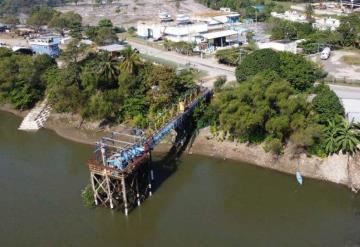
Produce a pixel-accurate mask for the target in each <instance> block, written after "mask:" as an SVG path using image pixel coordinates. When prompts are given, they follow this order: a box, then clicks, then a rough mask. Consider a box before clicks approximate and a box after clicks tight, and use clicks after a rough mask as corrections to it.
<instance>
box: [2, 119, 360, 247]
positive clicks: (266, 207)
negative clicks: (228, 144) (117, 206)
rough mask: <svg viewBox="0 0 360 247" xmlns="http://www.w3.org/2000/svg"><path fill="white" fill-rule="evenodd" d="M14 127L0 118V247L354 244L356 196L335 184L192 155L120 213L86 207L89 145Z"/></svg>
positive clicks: (359, 203)
mask: <svg viewBox="0 0 360 247" xmlns="http://www.w3.org/2000/svg"><path fill="white" fill-rule="evenodd" d="M20 121H21V119H20V118H18V117H15V116H13V115H11V114H8V113H3V112H0V123H1V124H0V166H1V172H0V246H4V247H7V246H36V247H38V246H108V247H109V246H124V247H132V246H140V247H141V246H144V247H145V246H146V247H152V246H154V247H155V246H156V247H162V246H164V247H165V246H166V247H170V246H171V247H177V246H179V247H183V246H184V247H186V246H204V247H212V246H214V247H222V246H360V196H357V195H355V194H352V193H350V192H349V191H348V190H347V189H346V188H345V187H342V186H338V185H334V184H329V183H325V182H321V181H314V180H310V179H305V180H304V185H303V186H299V185H297V183H296V180H295V177H294V176H289V175H285V174H281V173H277V172H274V171H270V170H265V169H262V168H258V167H255V166H251V165H247V164H241V163H239V162H235V161H229V160H226V161H224V160H218V159H213V158H210V157H204V156H197V155H183V156H182V157H181V159H180V160H179V161H178V169H177V171H176V172H174V173H173V174H172V175H171V176H170V177H168V178H167V179H166V180H165V181H164V182H163V183H162V184H161V186H160V187H159V188H158V189H157V191H156V192H155V193H154V194H153V196H152V197H151V198H149V199H148V200H146V201H145V202H144V203H143V204H142V205H141V207H140V208H136V209H135V210H134V211H132V212H131V214H130V215H129V216H128V217H126V216H124V215H123V214H122V213H121V212H116V211H112V210H109V209H106V208H96V209H87V208H85V207H84V206H83V204H82V201H81V197H80V191H81V189H82V188H83V187H84V186H85V185H86V184H87V183H88V182H89V174H88V170H87V167H86V165H85V162H86V160H87V159H88V158H89V157H90V156H91V154H92V152H93V147H90V146H86V145H82V144H77V143H73V142H70V141H68V140H65V139H62V138H61V137H59V136H57V135H56V134H55V133H53V132H52V131H48V130H40V131H39V132H37V133H26V132H21V131H18V130H17V127H18V126H19V124H20ZM155 179H156V174H155Z"/></svg>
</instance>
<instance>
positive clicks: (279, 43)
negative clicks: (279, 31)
mask: <svg viewBox="0 0 360 247" xmlns="http://www.w3.org/2000/svg"><path fill="white" fill-rule="evenodd" d="M256 44H257V46H258V47H259V49H273V50H275V51H286V52H291V53H294V54H296V53H297V42H296V41H286V40H276V41H270V42H258V43H256Z"/></svg>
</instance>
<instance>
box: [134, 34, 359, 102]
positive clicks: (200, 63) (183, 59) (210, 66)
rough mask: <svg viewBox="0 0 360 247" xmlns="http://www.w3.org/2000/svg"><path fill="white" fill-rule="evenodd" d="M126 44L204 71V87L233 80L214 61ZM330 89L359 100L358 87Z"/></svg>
mask: <svg viewBox="0 0 360 247" xmlns="http://www.w3.org/2000/svg"><path fill="white" fill-rule="evenodd" d="M128 43H129V44H130V45H131V46H132V47H133V48H136V49H138V50H139V51H140V52H141V53H143V54H146V55H149V56H153V57H157V58H160V59H164V60H168V61H171V62H173V63H176V64H179V65H186V64H189V63H190V64H191V65H193V66H194V67H196V68H197V69H199V70H203V71H205V72H206V73H207V76H206V77H207V78H208V79H209V83H208V84H207V85H206V86H211V83H212V81H213V80H214V79H215V78H216V77H217V76H220V75H225V76H226V77H227V79H228V81H233V80H235V73H234V72H235V69H234V68H233V67H228V66H225V65H222V64H219V63H217V61H216V60H215V59H201V58H199V57H190V56H184V55H181V54H178V53H175V52H167V51H163V50H159V49H157V48H154V47H149V46H147V45H144V44H139V43H137V42H134V41H132V40H129V41H128ZM210 82H211V83H210ZM330 87H331V89H332V90H334V91H335V93H336V94H337V95H338V97H340V98H345V99H359V100H360V87H349V86H339V85H330Z"/></svg>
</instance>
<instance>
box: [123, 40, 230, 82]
mask: <svg viewBox="0 0 360 247" xmlns="http://www.w3.org/2000/svg"><path fill="white" fill-rule="evenodd" d="M128 43H129V44H130V45H131V46H132V47H133V48H136V49H137V50H139V51H140V53H143V54H145V55H148V56H152V57H157V58H160V59H163V60H168V61H171V62H173V63H176V64H179V65H187V64H190V65H192V66H194V67H195V68H197V69H199V70H202V71H205V72H206V73H207V75H206V78H209V79H214V78H216V77H218V76H222V75H225V76H226V77H227V80H228V81H234V80H235V73H234V72H235V69H234V68H233V67H229V66H225V65H222V64H219V63H217V61H216V60H215V59H201V58H200V57H195V56H184V55H181V54H178V53H176V52H168V51H163V50H160V49H157V48H154V47H150V46H147V45H144V44H140V43H138V42H135V41H132V40H128Z"/></svg>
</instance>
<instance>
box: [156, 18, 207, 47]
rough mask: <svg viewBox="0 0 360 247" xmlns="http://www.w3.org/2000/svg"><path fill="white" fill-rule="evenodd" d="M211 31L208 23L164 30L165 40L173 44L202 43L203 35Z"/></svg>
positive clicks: (178, 26) (171, 27)
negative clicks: (181, 42) (183, 42)
mask: <svg viewBox="0 0 360 247" xmlns="http://www.w3.org/2000/svg"><path fill="white" fill-rule="evenodd" d="M208 31H209V29H208V25H207V24H206V23H201V22H199V23H194V24H188V25H176V26H167V27H165V29H164V32H163V33H164V38H165V39H167V40H170V41H173V42H180V41H185V42H195V43H199V42H201V38H200V37H201V36H202V34H205V33H207V32H208Z"/></svg>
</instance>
